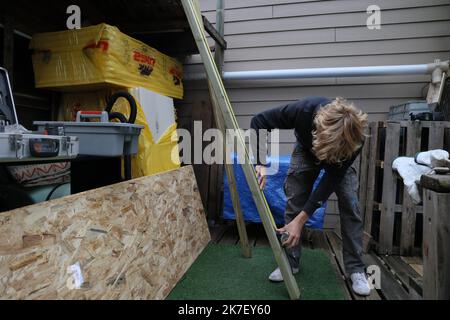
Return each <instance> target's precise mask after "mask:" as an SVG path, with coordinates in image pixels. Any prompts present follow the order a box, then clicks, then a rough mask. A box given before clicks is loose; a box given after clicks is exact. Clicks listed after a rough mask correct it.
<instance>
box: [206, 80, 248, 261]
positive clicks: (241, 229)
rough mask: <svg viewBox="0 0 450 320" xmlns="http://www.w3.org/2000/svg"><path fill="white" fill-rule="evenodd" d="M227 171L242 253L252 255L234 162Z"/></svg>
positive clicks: (219, 123) (220, 125) (216, 112)
mask: <svg viewBox="0 0 450 320" xmlns="http://www.w3.org/2000/svg"><path fill="white" fill-rule="evenodd" d="M209 91H210V93H211V101H212V104H213V113H214V117H215V119H216V124H217V127H218V129H219V130H220V131H221V132H222V134H223V137H224V138H226V130H225V127H224V120H223V118H222V115H221V114H220V112H219V107H218V104H217V99H216V98H215V96H214V91H213V90H212V88H211V86H209ZM226 149H227V148H226V144H225V143H224V153H223V155H224V156H225V159H226ZM225 171H226V173H227V177H228V188H229V189H230V195H231V201H232V202H233V209H234V214H235V216H236V225H237V228H238V233H239V241H240V243H241V246H242V254H243V255H244V257H246V258H251V257H252V248H251V246H250V243H249V241H248V234H247V228H246V226H245V220H244V214H243V213H242V209H241V202H240V200H239V192H238V190H237V183H236V176H235V175H234V168H233V165H232V164H229V163H225Z"/></svg>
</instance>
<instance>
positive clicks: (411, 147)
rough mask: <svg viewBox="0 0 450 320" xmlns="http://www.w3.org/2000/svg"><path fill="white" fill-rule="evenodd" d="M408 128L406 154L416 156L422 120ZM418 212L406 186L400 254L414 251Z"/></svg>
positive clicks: (409, 254) (409, 253) (418, 148)
mask: <svg viewBox="0 0 450 320" xmlns="http://www.w3.org/2000/svg"><path fill="white" fill-rule="evenodd" d="M406 128H407V129H406V130H407V132H406V135H407V139H406V156H407V157H415V156H416V154H417V152H419V151H420V143H421V140H422V128H421V125H420V122H417V121H414V122H411V123H410V124H408V126H407V127H406ZM416 213H417V212H416V205H415V204H414V202H413V201H412V199H411V196H410V195H409V194H408V191H407V190H406V188H405V190H404V191H403V206H402V231H401V238H400V254H401V255H404V256H411V255H412V253H413V249H414V240H415V239H414V235H415V230H416Z"/></svg>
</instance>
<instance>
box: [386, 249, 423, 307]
mask: <svg viewBox="0 0 450 320" xmlns="http://www.w3.org/2000/svg"><path fill="white" fill-rule="evenodd" d="M380 258H381V260H383V262H384V263H386V265H387V266H388V267H389V268H390V270H391V272H392V273H394V275H395V276H397V278H398V279H399V280H400V281H401V282H402V285H403V286H404V287H406V288H407V290H408V294H409V296H410V298H411V300H420V299H421V295H422V288H421V287H420V284H419V283H420V282H421V281H422V277H421V276H420V275H419V274H418V273H417V272H416V271H415V270H414V269H413V268H411V266H409V265H408V264H407V263H405V262H404V261H403V260H402V259H401V258H400V257H398V256H380Z"/></svg>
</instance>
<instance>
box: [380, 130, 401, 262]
mask: <svg viewBox="0 0 450 320" xmlns="http://www.w3.org/2000/svg"><path fill="white" fill-rule="evenodd" d="M399 144H400V123H394V122H388V124H387V128H386V147H385V157H384V178H383V200H382V202H383V203H382V206H381V221H380V248H379V250H380V252H379V253H380V254H392V249H393V237H394V221H395V190H396V187H397V178H396V176H395V175H394V173H393V171H392V163H393V161H394V160H395V159H396V158H397V156H398V152H399Z"/></svg>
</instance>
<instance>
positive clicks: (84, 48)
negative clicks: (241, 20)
mask: <svg viewBox="0 0 450 320" xmlns="http://www.w3.org/2000/svg"><path fill="white" fill-rule="evenodd" d="M30 49H32V50H33V68H34V73H35V81H36V87H37V88H50V89H59V90H62V91H74V90H75V91H80V90H88V91H94V90H99V89H104V88H105V87H127V88H137V87H143V88H146V89H149V90H151V91H154V92H157V93H160V94H162V95H165V96H169V97H173V98H178V99H182V98H183V81H182V80H183V79H182V78H183V66H182V64H181V63H180V62H179V61H177V60H176V59H173V58H171V57H169V56H167V55H165V54H162V53H161V52H159V51H157V50H156V49H153V48H151V47H149V46H148V45H146V44H144V43H143V42H140V41H138V40H136V39H133V38H131V37H129V36H127V35H125V34H123V33H121V32H120V31H119V29H117V28H116V27H113V26H109V25H107V24H100V25H96V26H92V27H87V28H83V29H79V30H67V31H61V32H51V33H42V34H36V35H34V36H33V39H32V40H31V44H30Z"/></svg>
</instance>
